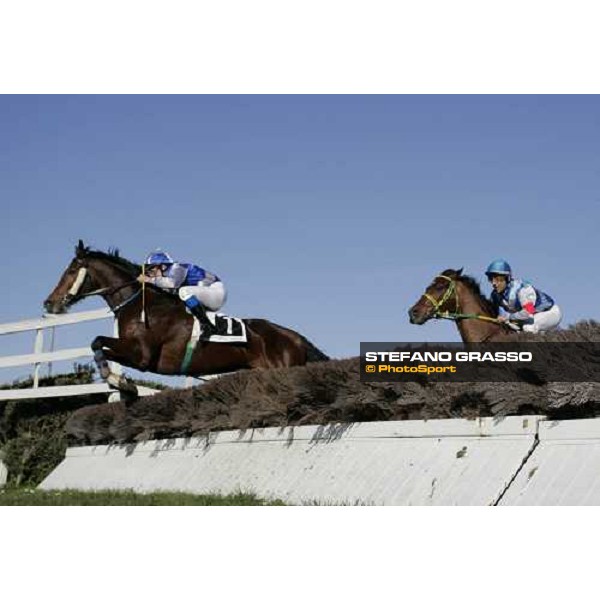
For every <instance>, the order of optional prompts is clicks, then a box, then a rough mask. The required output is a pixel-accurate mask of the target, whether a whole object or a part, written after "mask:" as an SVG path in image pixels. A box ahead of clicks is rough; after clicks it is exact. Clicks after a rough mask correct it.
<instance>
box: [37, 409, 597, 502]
mask: <svg viewBox="0 0 600 600" xmlns="http://www.w3.org/2000/svg"><path fill="white" fill-rule="evenodd" d="M599 473H600V419H585V420H577V421H553V422H550V421H545V420H544V418H543V417H539V416H528V417H508V418H506V419H502V420H494V419H489V418H486V419H478V420H474V421H466V420H460V419H448V420H432V421H395V422H382V423H355V424H352V425H346V426H342V425H330V426H323V427H314V426H307V427H295V428H291V427H288V428H284V429H276V428H268V429H262V430H250V431H246V432H242V431H229V432H222V433H218V434H211V435H210V436H209V437H203V438H191V439H176V440H160V441H151V442H146V443H142V444H131V445H127V446H92V447H82V448H70V449H69V450H68V451H67V455H66V458H65V460H64V461H63V462H62V463H61V464H60V465H59V467H58V468H57V469H56V470H55V471H54V472H53V473H51V474H50V476H49V477H48V478H47V479H46V480H45V481H44V482H43V483H42V484H41V487H42V488H43V489H64V488H78V489H83V490H98V489H109V488H112V489H133V490H136V491H140V492H148V491H153V490H181V491H188V492H194V493H208V492H220V493H231V492H237V491H240V490H241V491H251V492H255V493H256V494H258V495H259V496H261V497H264V498H270V497H273V498H280V499H282V500H285V501H287V502H290V503H294V504H300V503H305V502H315V501H316V502H318V503H321V504H327V503H336V504H339V503H344V504H355V503H360V504H378V505H380V504H381V505H383V504H389V505H411V504H412V505H486V504H488V505H489V504H500V505H514V504H520V505H540V504H550V505H583V504H593V505H599V504H600V477H598V474H599Z"/></svg>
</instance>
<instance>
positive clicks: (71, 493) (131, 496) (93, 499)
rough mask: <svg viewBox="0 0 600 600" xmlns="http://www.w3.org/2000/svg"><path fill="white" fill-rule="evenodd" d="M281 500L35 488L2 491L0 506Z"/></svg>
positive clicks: (240, 495) (261, 503)
mask: <svg viewBox="0 0 600 600" xmlns="http://www.w3.org/2000/svg"><path fill="white" fill-rule="evenodd" d="M283 505H284V504H283V502H281V501H279V500H274V501H270V500H262V499H261V498H258V497H257V496H255V495H254V494H243V493H238V494H230V495H227V496H220V495H218V494H205V495H196V494H186V493H182V492H152V493H148V494H138V493H136V492H131V491H117V490H103V491H99V492H80V491H77V490H61V491H44V490H37V489H33V488H14V489H5V490H0V506H283Z"/></svg>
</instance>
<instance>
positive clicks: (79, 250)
mask: <svg viewBox="0 0 600 600" xmlns="http://www.w3.org/2000/svg"><path fill="white" fill-rule="evenodd" d="M86 250H87V248H86V247H85V244H84V243H83V240H79V244H77V246H75V256H77V258H81V257H82V256H83V255H84V254H85V251H86Z"/></svg>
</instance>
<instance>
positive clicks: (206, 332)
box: [188, 303, 216, 340]
mask: <svg viewBox="0 0 600 600" xmlns="http://www.w3.org/2000/svg"><path fill="white" fill-rule="evenodd" d="M188 308H189V309H190V311H191V312H192V314H193V315H194V316H195V317H197V318H198V321H200V325H201V327H202V330H201V331H200V340H207V339H208V338H209V337H210V336H211V335H212V334H213V333H215V332H216V327H215V326H214V325H213V324H212V323H211V322H210V319H209V318H208V317H207V316H206V310H205V309H204V307H203V306H202V305H201V304H200V303H198V304H197V305H195V306H188Z"/></svg>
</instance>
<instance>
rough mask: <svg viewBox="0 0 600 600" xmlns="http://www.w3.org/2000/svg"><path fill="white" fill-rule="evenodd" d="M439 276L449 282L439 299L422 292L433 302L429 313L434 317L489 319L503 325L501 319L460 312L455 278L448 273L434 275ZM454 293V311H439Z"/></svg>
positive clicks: (455, 319) (456, 319)
mask: <svg viewBox="0 0 600 600" xmlns="http://www.w3.org/2000/svg"><path fill="white" fill-rule="evenodd" d="M438 277H441V278H442V279H447V280H448V281H449V282H450V285H448V288H447V289H446V291H445V292H444V295H443V296H442V298H441V300H436V299H435V298H434V297H433V296H431V295H430V294H427V293H424V294H423V296H424V297H425V298H427V300H429V302H431V304H433V314H432V315H431V316H432V317H433V318H434V319H450V320H452V321H458V320H459V319H478V320H480V321H489V322H491V323H497V324H499V325H503V323H502V322H501V321H498V319H496V318H495V317H488V316H487V315H480V314H477V313H461V312H460V301H459V299H458V289H457V287H456V280H455V279H452V277H448V275H442V274H440V275H438V276H437V277H435V279H437V278H438ZM452 294H454V302H455V304H456V312H452V313H451V312H450V311H449V310H446V311H444V312H442V311H441V307H442V306H443V305H444V303H445V302H446V301H447V300H448V299H449V298H450V296H452Z"/></svg>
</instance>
